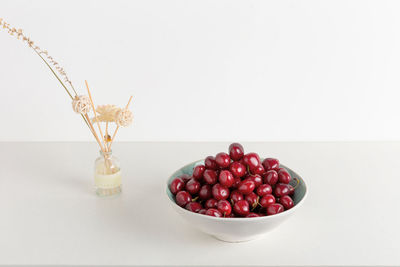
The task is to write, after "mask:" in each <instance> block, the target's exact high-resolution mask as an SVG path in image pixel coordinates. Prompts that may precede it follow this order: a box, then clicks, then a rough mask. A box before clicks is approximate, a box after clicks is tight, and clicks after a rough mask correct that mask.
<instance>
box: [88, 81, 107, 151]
mask: <svg viewBox="0 0 400 267" xmlns="http://www.w3.org/2000/svg"><path fill="white" fill-rule="evenodd" d="M85 83H86V89H87V91H88V95H89V99H90V103H91V104H92V109H93V112H94V117H95V119H96V122H97V127H98V128H99V131H100V135H101V140H103V143H104V147H105V150H106V151H108V147H107V144H106V141H105V140H104V135H103V131H102V130H101V127H100V123H99V119H98V118H97V112H96V109H95V108H94V104H93V99H92V94H91V93H90V90H89V85H88V82H87V81H86V80H85Z"/></svg>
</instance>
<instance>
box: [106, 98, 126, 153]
mask: <svg viewBox="0 0 400 267" xmlns="http://www.w3.org/2000/svg"><path fill="white" fill-rule="evenodd" d="M131 100H132V96H131V97H130V98H129V101H128V104H126V107H125V108H126V109H127V108H128V107H129V104H130V103H131ZM118 129H119V125H117V128H116V129H115V132H114V134H113V136H112V138H111V141H110V144H109V145H108V150H110V149H111V145H112V143H113V141H114V138H115V136H116V135H117V132H118Z"/></svg>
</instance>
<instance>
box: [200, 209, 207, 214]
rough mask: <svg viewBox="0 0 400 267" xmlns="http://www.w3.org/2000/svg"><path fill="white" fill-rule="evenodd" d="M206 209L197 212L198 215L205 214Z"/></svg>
mask: <svg viewBox="0 0 400 267" xmlns="http://www.w3.org/2000/svg"><path fill="white" fill-rule="evenodd" d="M206 211H207V210H206V209H201V210H199V214H206Z"/></svg>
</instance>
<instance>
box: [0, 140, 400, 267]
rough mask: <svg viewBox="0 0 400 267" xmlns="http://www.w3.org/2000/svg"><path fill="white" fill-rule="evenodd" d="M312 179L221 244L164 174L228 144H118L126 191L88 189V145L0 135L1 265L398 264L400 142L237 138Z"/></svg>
mask: <svg viewBox="0 0 400 267" xmlns="http://www.w3.org/2000/svg"><path fill="white" fill-rule="evenodd" d="M244 145H245V149H246V150H247V151H256V152H259V154H260V155H262V156H274V157H277V158H279V159H280V160H281V162H282V163H283V164H285V165H287V166H289V167H290V168H292V169H293V170H295V171H296V172H297V173H298V174H300V175H301V176H302V177H304V179H305V180H306V182H307V183H308V186H309V196H308V199H307V200H306V202H305V203H304V205H303V207H302V208H301V209H299V210H298V212H297V213H296V214H295V215H294V216H293V217H291V218H290V219H289V220H288V221H286V222H285V223H284V224H282V225H281V226H280V227H279V228H277V229H276V230H274V231H273V232H271V233H269V234H268V235H267V236H266V238H264V239H261V240H256V241H251V242H247V243H238V244H232V243H224V242H221V241H218V240H216V239H214V238H212V237H210V236H207V235H205V234H203V233H201V232H198V231H197V230H195V229H193V228H191V227H190V225H188V224H187V223H186V222H185V221H183V220H182V219H181V218H180V217H179V216H178V215H177V214H176V213H175V212H174V210H173V209H172V208H171V207H170V206H169V204H168V203H167V201H168V200H167V199H166V197H165V182H166V179H167V178H168V176H169V175H170V174H171V173H172V172H173V171H175V170H176V169H178V168H180V167H181V166H183V165H184V164H185V163H189V162H192V161H194V160H197V159H200V158H204V157H205V156H207V155H209V154H216V153H217V152H219V151H222V150H226V149H227V146H228V143H172V142H166V143H117V144H116V145H115V148H114V154H115V155H116V156H118V157H119V158H120V159H121V163H122V170H123V193H122V194H121V195H120V196H119V197H117V198H114V199H100V198H98V197H97V196H96V195H95V194H94V192H93V191H92V182H93V181H92V179H93V177H92V169H93V162H94V160H95V158H96V157H97V155H98V153H97V148H96V146H95V144H94V143H0V151H1V153H0V211H1V213H0V265H3V264H4V265H6V264H32V265H34V264H36V265H37V264H39V265H43V264H62V265H207V264H210V265H273V266H277V265H286V266H287V265H331V266H332V265H333V266H335V265H371V266H372V265H400V253H399V252H400V242H399V240H400V216H399V211H400V209H399V204H400V193H399V191H400V175H399V174H400V164H399V163H400V143H389V142H375V143H364V142H356V143H311V142H302V143H301V142H300V143H279V142H278V143H244Z"/></svg>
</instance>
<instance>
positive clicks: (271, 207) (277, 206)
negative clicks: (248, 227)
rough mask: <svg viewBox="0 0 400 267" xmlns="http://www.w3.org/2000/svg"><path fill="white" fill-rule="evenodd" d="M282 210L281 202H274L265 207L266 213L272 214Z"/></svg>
mask: <svg viewBox="0 0 400 267" xmlns="http://www.w3.org/2000/svg"><path fill="white" fill-rule="evenodd" d="M282 211H284V208H283V206H282V205H281V204H279V203H275V204H271V205H269V206H268V207H267V215H274V214H278V213H281V212H282Z"/></svg>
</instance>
